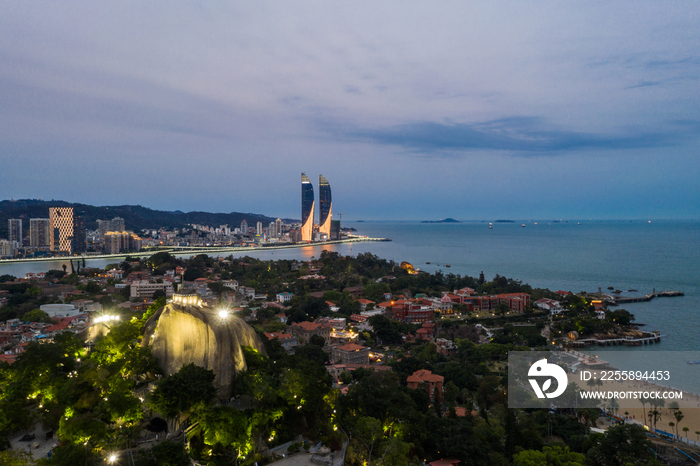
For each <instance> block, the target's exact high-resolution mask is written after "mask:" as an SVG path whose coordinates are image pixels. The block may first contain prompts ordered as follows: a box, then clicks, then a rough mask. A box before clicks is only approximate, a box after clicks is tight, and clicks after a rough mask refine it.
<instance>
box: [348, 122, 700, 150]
mask: <svg viewBox="0 0 700 466" xmlns="http://www.w3.org/2000/svg"><path fill="white" fill-rule="evenodd" d="M677 126H678V125H676V128H675V129H673V130H669V131H666V132H645V131H639V130H637V131H630V132H628V133H617V134H615V133H613V134H594V133H584V132H575V131H570V130H565V129H560V128H557V127H555V126H554V125H551V124H547V123H545V122H544V121H543V120H542V119H540V118H536V117H512V118H504V119H499V120H492V121H486V122H482V123H438V122H431V121H423V122H415V123H408V124H400V125H396V126H393V127H389V128H379V129H356V130H351V131H345V132H344V134H343V136H345V137H348V138H351V139H354V140H358V141H363V142H369V143H374V144H381V145H393V146H399V147H404V148H406V149H409V150H413V151H417V152H428V151H439V150H447V151H468V150H494V151H513V152H529V153H535V152H537V153H545V154H555V153H560V152H568V151H574V150H576V151H580V150H608V149H617V150H621V149H638V148H653V147H665V146H669V145H674V144H676V143H677V142H679V140H680V139H684V138H685V137H687V136H689V135H690V133H691V132H692V133H697V130H698V124H697V123H695V124H691V125H680V126H682V127H681V128H677ZM686 133H688V134H686Z"/></svg>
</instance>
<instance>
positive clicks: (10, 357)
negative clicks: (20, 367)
mask: <svg viewBox="0 0 700 466" xmlns="http://www.w3.org/2000/svg"><path fill="white" fill-rule="evenodd" d="M16 360H17V355H15V354H0V362H6V363H8V364H12V363H13V362H15V361H16Z"/></svg>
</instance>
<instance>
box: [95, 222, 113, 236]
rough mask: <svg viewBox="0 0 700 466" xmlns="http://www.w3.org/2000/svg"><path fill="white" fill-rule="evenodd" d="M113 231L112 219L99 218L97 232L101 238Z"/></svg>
mask: <svg viewBox="0 0 700 466" xmlns="http://www.w3.org/2000/svg"><path fill="white" fill-rule="evenodd" d="M108 231H112V221H111V220H100V219H98V220H97V234H98V236H99V237H100V238H104V237H105V233H107V232H108Z"/></svg>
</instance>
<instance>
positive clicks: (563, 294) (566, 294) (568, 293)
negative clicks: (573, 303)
mask: <svg viewBox="0 0 700 466" xmlns="http://www.w3.org/2000/svg"><path fill="white" fill-rule="evenodd" d="M555 293H556V294H558V295H561V296H569V295H570V294H571V292H570V291H562V290H559V291H555Z"/></svg>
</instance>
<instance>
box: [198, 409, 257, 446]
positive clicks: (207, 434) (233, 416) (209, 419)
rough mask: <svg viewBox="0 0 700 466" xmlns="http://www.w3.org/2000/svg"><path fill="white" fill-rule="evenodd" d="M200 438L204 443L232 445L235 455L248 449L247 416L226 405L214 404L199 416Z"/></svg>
mask: <svg viewBox="0 0 700 466" xmlns="http://www.w3.org/2000/svg"><path fill="white" fill-rule="evenodd" d="M199 425H200V427H201V433H202V439H203V441H204V443H205V444H206V445H210V446H216V445H220V446H222V447H232V448H233V449H234V450H235V451H236V457H241V456H245V455H246V454H247V453H248V452H249V450H250V443H249V442H248V440H249V439H248V427H249V425H248V418H247V417H246V416H245V414H243V413H242V412H241V411H239V410H237V409H235V408H229V407H227V406H216V407H213V408H210V409H208V410H207V411H205V412H203V413H202V414H201V415H200V416H199Z"/></svg>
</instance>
